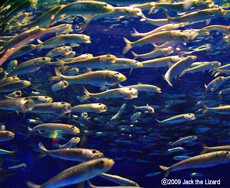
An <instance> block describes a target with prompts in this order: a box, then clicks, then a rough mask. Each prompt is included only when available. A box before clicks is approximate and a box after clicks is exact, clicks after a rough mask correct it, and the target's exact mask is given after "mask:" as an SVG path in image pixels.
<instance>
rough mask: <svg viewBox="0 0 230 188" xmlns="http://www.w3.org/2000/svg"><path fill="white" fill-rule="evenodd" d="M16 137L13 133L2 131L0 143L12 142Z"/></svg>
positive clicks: (0, 132)
mask: <svg viewBox="0 0 230 188" xmlns="http://www.w3.org/2000/svg"><path fill="white" fill-rule="evenodd" d="M14 136H15V134H14V133H13V132H11V131H7V130H1V131H0V142H4V141H9V140H12V139H13V138H14Z"/></svg>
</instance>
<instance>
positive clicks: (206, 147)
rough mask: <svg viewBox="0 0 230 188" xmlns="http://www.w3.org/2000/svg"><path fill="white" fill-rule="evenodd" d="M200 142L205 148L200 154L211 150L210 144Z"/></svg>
mask: <svg viewBox="0 0 230 188" xmlns="http://www.w3.org/2000/svg"><path fill="white" fill-rule="evenodd" d="M199 143H200V144H201V146H202V147H203V150H202V151H201V152H200V154H204V153H207V152H208V151H210V148H209V147H208V146H206V145H205V144H204V143H203V142H199Z"/></svg>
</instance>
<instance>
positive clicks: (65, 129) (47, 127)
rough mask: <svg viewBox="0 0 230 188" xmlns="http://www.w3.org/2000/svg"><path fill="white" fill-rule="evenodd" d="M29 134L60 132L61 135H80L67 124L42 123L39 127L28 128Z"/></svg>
mask: <svg viewBox="0 0 230 188" xmlns="http://www.w3.org/2000/svg"><path fill="white" fill-rule="evenodd" d="M28 130H29V132H30V134H32V133H34V132H36V131H49V132H50V131H52V132H53V131H60V132H61V133H63V134H72V135H77V134H79V133H80V130H79V129H78V128H77V127H75V126H73V125H69V124H62V123H43V124H40V125H37V126H35V127H34V128H33V129H31V128H29V127H28Z"/></svg>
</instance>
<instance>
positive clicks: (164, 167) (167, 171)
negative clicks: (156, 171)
mask: <svg viewBox="0 0 230 188" xmlns="http://www.w3.org/2000/svg"><path fill="white" fill-rule="evenodd" d="M159 167H160V168H161V169H162V170H164V171H166V172H165V178H166V177H167V176H168V175H169V173H170V172H169V167H167V166H162V165H160V166H159Z"/></svg>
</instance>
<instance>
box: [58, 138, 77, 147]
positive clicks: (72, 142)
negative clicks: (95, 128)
mask: <svg viewBox="0 0 230 188" xmlns="http://www.w3.org/2000/svg"><path fill="white" fill-rule="evenodd" d="M80 140H81V139H80V137H73V138H71V139H70V140H69V141H68V142H67V143H65V144H63V145H60V144H59V145H58V148H59V149H66V148H71V147H73V146H75V145H77V144H78V143H79V142H80Z"/></svg>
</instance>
